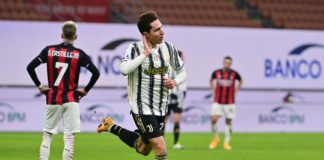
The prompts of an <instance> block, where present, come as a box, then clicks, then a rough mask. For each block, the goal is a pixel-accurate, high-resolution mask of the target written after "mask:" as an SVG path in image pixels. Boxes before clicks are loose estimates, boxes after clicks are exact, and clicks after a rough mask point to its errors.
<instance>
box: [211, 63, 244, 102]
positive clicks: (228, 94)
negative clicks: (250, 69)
mask: <svg viewBox="0 0 324 160" xmlns="http://www.w3.org/2000/svg"><path fill="white" fill-rule="evenodd" d="M211 80H212V81H213V80H216V89H215V97H214V102H215V103H219V104H233V103H235V81H236V80H238V81H241V76H240V74H239V73H238V72H236V71H234V70H232V69H228V70H224V69H219V70H216V71H214V72H213V73H212V76H211Z"/></svg>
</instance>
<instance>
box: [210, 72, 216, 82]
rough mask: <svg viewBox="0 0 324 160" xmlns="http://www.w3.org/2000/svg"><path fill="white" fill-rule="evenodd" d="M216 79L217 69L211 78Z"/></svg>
mask: <svg viewBox="0 0 324 160" xmlns="http://www.w3.org/2000/svg"><path fill="white" fill-rule="evenodd" d="M213 79H216V71H214V72H213V73H212V75H211V77H210V80H213Z"/></svg>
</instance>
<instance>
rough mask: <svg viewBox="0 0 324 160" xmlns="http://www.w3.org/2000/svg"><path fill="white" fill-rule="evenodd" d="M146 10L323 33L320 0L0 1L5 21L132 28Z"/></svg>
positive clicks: (181, 20) (175, 21)
mask: <svg viewBox="0 0 324 160" xmlns="http://www.w3.org/2000/svg"><path fill="white" fill-rule="evenodd" d="M80 4H82V5H83V8H80ZM85 6H86V7H87V6H94V8H85ZM100 7H101V8H100ZM147 10H153V11H156V12H157V13H158V14H159V15H160V17H161V19H162V20H163V22H164V23H165V24H171V25H195V26H228V27H253V28H259V27H265V28H289V29H313V30H323V29H324V1H323V0H199V1H198V0H163V1H159V0H93V1H86V0H70V1H68V0H0V19H5V20H37V21H63V20H67V19H72V20H75V21H84V22H111V23H135V22H136V17H137V15H138V14H139V13H142V12H144V11H147ZM90 12H91V13H92V15H91V14H90ZM87 13H89V14H87ZM103 14H104V15H103Z"/></svg>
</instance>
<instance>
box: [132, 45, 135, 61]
mask: <svg viewBox="0 0 324 160" xmlns="http://www.w3.org/2000/svg"><path fill="white" fill-rule="evenodd" d="M134 58H135V47H132V52H131V59H132V60H133V59H134Z"/></svg>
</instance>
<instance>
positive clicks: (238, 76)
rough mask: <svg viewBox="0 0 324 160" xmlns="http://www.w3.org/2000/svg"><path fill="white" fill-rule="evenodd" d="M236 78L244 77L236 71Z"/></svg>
mask: <svg viewBox="0 0 324 160" xmlns="http://www.w3.org/2000/svg"><path fill="white" fill-rule="evenodd" d="M235 79H237V80H239V81H240V80H242V77H241V75H240V74H239V73H238V72H236V77H235Z"/></svg>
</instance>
